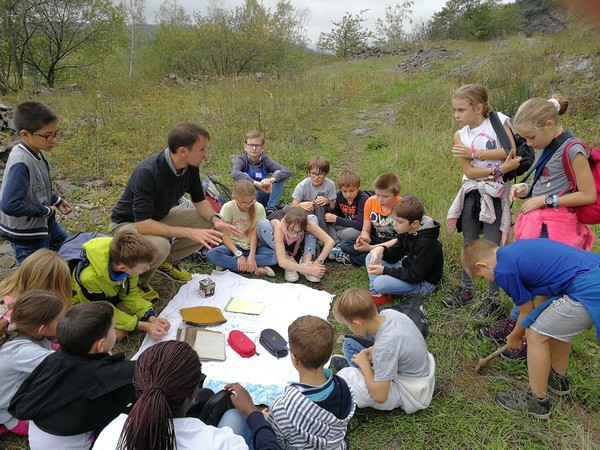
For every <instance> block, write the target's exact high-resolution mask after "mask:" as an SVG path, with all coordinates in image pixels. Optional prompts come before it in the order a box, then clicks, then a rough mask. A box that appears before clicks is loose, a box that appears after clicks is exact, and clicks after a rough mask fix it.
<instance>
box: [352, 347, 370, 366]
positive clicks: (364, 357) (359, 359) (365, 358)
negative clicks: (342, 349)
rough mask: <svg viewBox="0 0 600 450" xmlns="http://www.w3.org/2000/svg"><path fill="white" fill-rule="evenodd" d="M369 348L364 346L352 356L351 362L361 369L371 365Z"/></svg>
mask: <svg viewBox="0 0 600 450" xmlns="http://www.w3.org/2000/svg"><path fill="white" fill-rule="evenodd" d="M370 350H371V349H370V348H364V349H362V350H361V351H360V352H359V353H356V354H355V355H354V356H353V357H352V362H353V363H354V364H356V365H357V366H358V367H360V368H361V369H362V368H363V367H367V366H370V365H371V351H370Z"/></svg>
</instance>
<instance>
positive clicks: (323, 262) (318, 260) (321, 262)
mask: <svg viewBox="0 0 600 450" xmlns="http://www.w3.org/2000/svg"><path fill="white" fill-rule="evenodd" d="M317 262H318V263H319V264H325V260H324V259H322V258H319V259H317Z"/></svg>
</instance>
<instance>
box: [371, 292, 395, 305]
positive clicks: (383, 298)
mask: <svg viewBox="0 0 600 450" xmlns="http://www.w3.org/2000/svg"><path fill="white" fill-rule="evenodd" d="M371 297H373V303H375V306H381V305H385V304H386V303H389V302H391V301H392V299H393V297H392V296H391V295H390V294H373V293H371Z"/></svg>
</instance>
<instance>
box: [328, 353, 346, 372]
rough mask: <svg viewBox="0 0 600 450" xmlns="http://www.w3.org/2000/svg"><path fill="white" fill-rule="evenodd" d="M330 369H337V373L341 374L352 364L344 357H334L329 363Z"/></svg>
mask: <svg viewBox="0 0 600 450" xmlns="http://www.w3.org/2000/svg"><path fill="white" fill-rule="evenodd" d="M329 367H331V368H332V369H335V371H336V372H339V371H340V370H342V369H345V368H346V367H350V363H349V362H348V360H347V359H346V357H345V356H343V355H333V356H332V357H331V360H330V361H329Z"/></svg>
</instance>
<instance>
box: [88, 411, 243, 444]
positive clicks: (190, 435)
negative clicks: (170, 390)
mask: <svg viewBox="0 0 600 450" xmlns="http://www.w3.org/2000/svg"><path fill="white" fill-rule="evenodd" d="M125 420H127V415H126V414H121V415H120V416H119V417H117V418H116V419H115V420H113V421H112V422H111V423H109V424H108V425H107V426H106V428H104V430H102V433H100V436H98V439H97V440H96V443H95V444H94V450H115V449H116V448H117V443H118V442H119V437H120V436H121V431H122V430H123V426H124V425H125ZM173 424H174V427H175V440H176V443H177V450H198V449H202V448H206V449H214V450H247V449H248V446H247V445H246V442H245V441H244V439H243V438H242V437H241V436H237V435H235V434H233V431H231V428H228V427H224V428H215V427H212V426H209V425H205V424H204V423H203V422H202V421H201V420H199V419H194V418H192V417H184V418H181V419H173Z"/></svg>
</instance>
